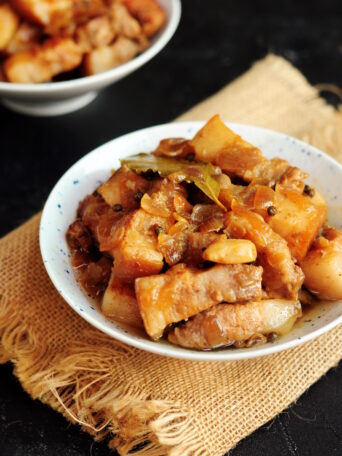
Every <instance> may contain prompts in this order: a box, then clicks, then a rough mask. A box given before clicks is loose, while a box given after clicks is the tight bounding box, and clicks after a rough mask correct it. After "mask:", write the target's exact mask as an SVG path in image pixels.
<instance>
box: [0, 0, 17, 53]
mask: <svg viewBox="0 0 342 456" xmlns="http://www.w3.org/2000/svg"><path fill="white" fill-rule="evenodd" d="M18 25H19V18H18V16H17V15H16V13H15V12H14V11H13V9H12V8H11V7H10V5H9V4H7V3H4V4H3V5H0V51H2V50H3V49H6V47H7V45H8V43H9V42H10V41H11V39H12V37H13V36H14V34H15V32H16V30H17V28H18Z"/></svg>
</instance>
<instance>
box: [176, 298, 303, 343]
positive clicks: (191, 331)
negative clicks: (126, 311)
mask: <svg viewBox="0 0 342 456" xmlns="http://www.w3.org/2000/svg"><path fill="white" fill-rule="evenodd" d="M300 316H301V305H300V303H299V301H288V300H285V299H268V300H265V301H250V302H247V303H246V304H241V303H239V304H233V305H232V304H218V305H216V306H214V307H212V308H211V309H209V310H206V311H204V312H201V313H199V314H198V315H196V316H195V317H193V318H191V319H190V320H189V321H187V322H186V323H184V324H182V325H180V326H179V327H177V328H175V329H174V330H173V331H171V332H170V333H169V335H168V339H169V341H170V342H172V343H173V344H177V345H180V346H182V347H187V348H195V349H198V350H204V349H210V348H217V347H220V346H227V345H233V344H235V345H237V346H239V347H241V346H244V345H245V346H246V345H247V346H248V345H249V344H248V342H249V343H253V342H255V341H258V340H259V341H260V340H261V341H263V342H266V337H265V336H267V335H268V334H271V333H275V334H277V335H278V336H282V335H284V334H286V333H288V332H289V331H290V330H291V328H292V327H293V325H294V323H295V321H296V320H297V318H299V317H300Z"/></svg>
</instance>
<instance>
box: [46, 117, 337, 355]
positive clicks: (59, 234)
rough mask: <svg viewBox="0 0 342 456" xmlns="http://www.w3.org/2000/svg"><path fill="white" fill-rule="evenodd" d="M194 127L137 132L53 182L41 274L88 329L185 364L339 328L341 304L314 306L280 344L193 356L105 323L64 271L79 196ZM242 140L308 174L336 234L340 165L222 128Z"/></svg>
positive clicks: (270, 137)
mask: <svg viewBox="0 0 342 456" xmlns="http://www.w3.org/2000/svg"><path fill="white" fill-rule="evenodd" d="M202 125H203V124H202V123H201V122H186V123H172V124H166V125H161V126H156V127H151V128H147V129H144V130H140V131H137V132H134V133H130V134H128V135H125V136H122V137H120V138H117V139H114V140H113V141H110V142H108V143H107V144H104V145H103V146H101V147H99V148H98V149H96V150H94V151H93V152H90V153H89V154H88V155H86V156H85V157H83V158H82V159H81V160H79V161H78V162H77V163H76V164H75V165H74V166H72V167H71V168H70V169H69V171H67V172H66V173H65V174H64V176H63V177H62V178H61V179H60V180H59V181H58V183H57V184H56V186H55V187H54V189H53V190H52V192H51V194H50V196H49V198H48V200H47V202H46V204H45V207H44V211H43V216H42V220H41V225H40V247H41V252H42V257H43V261H44V264H45V267H46V269H47V272H48V274H49V276H50V278H51V280H52V282H53V283H54V285H55V286H56V288H57V290H58V291H59V293H60V294H61V295H62V296H63V298H64V299H65V300H66V301H67V302H68V303H69V304H70V306H71V307H72V308H73V309H74V310H75V311H76V312H77V313H78V314H79V315H80V316H81V317H83V318H85V319H86V320H87V321H88V322H89V323H90V324H92V325H94V326H95V327H97V328H98V329H100V330H101V331H103V332H105V333H107V334H109V335H110V336H112V337H114V338H116V339H119V340H121V341H122V342H125V343H127V344H129V345H133V346H135V347H138V348H140V349H143V350H147V351H150V352H153V353H157V354H159V355H164V356H172V357H175V358H183V359H191V360H205V361H214V360H215V361H216V360H238V359H245V358H253V357H257V356H262V355H266V354H269V353H274V352H277V351H280V350H285V349H287V348H290V347H294V346H296V345H299V344H301V343H303V342H306V341H308V340H310V339H313V338H314V337H317V336H319V335H320V334H323V333H324V332H326V331H328V330H329V329H331V328H333V327H334V326H336V325H337V324H339V323H341V322H342V301H337V302H333V303H329V302H320V303H319V304H317V305H316V306H315V308H313V309H312V310H310V311H308V312H306V313H305V314H304V317H303V318H302V319H301V320H300V321H299V322H298V323H297V324H296V325H295V327H294V329H293V330H292V331H291V332H290V333H289V334H288V335H286V336H285V337H282V338H280V339H279V340H277V341H276V342H274V343H267V344H265V345H261V346H257V347H254V348H249V349H229V348H228V349H222V350H215V351H212V352H200V351H195V350H189V349H184V348H180V347H177V346H175V345H171V344H169V343H168V342H167V341H164V340H161V341H158V342H153V341H151V340H150V339H149V338H148V337H147V336H146V334H145V333H144V332H143V331H142V330H137V329H134V328H131V327H124V326H123V325H122V324H119V323H116V322H113V321H110V320H108V319H106V318H105V317H104V316H103V315H102V314H101V312H100V311H99V310H98V306H97V303H96V302H95V301H94V300H92V299H90V298H89V297H88V296H87V295H86V294H85V293H84V292H83V291H82V289H81V288H80V286H79V285H78V284H77V282H76V280H75V277H74V274H73V271H72V268H71V265H70V255H69V250H68V246H67V243H66V240H65V232H66V230H67V228H68V226H69V224H70V223H71V222H72V221H73V220H74V219H75V214H76V209H77V206H78V203H79V201H80V200H82V199H83V198H84V196H85V195H87V194H89V193H92V192H93V191H94V190H95V188H97V187H98V185H99V184H100V183H101V182H103V181H105V180H106V179H108V177H109V176H110V173H111V169H113V168H116V167H119V158H123V157H127V156H128V155H132V154H136V153H138V152H148V151H152V150H153V149H154V148H155V147H156V146H157V145H158V143H159V141H160V140H161V139H163V138H167V137H186V138H191V137H192V136H193V135H194V134H195V133H196V131H197V130H198V129H199V128H200V127H201V126H202ZM229 126H230V127H231V128H232V129H233V130H235V131H236V132H237V133H239V134H240V135H242V137H243V138H245V139H246V140H247V141H249V142H251V143H252V144H255V145H256V146H258V147H260V149H261V150H262V151H263V153H264V154H265V155H266V156H267V157H269V158H271V157H280V158H284V159H286V160H288V161H290V162H291V163H292V164H294V165H297V166H299V167H300V168H302V169H303V170H305V171H307V172H309V173H310V178H309V179H308V182H309V183H312V184H313V185H315V187H317V188H318V189H319V191H320V192H321V193H322V194H323V196H324V197H325V199H326V201H327V203H328V206H329V222H331V223H332V224H334V225H335V226H337V227H339V228H342V211H341V207H342V204H341V203H342V194H341V182H342V166H341V165H340V164H338V163H337V162H336V161H334V160H333V159H332V158H330V157H329V156H327V155H326V154H324V153H323V152H321V151H319V150H318V149H315V148H314V147H312V146H309V145H308V144H305V143H303V142H301V141H298V140H296V139H294V138H291V137H289V136H286V135H283V134H280V133H276V132H273V131H269V130H265V129H262V128H257V127H251V126H247V125H239V124H229Z"/></svg>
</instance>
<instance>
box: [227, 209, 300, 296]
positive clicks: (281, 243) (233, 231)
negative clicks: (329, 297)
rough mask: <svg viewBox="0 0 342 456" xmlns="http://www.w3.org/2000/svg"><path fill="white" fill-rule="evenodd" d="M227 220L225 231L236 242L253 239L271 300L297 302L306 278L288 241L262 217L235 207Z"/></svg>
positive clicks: (264, 282)
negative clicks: (237, 240) (294, 258)
mask: <svg viewBox="0 0 342 456" xmlns="http://www.w3.org/2000/svg"><path fill="white" fill-rule="evenodd" d="M232 209H233V210H232V211H231V212H229V213H227V215H226V217H225V225H226V228H225V232H226V234H227V235H228V236H229V237H232V238H235V239H249V240H250V241H252V242H253V243H254V244H255V246H256V249H257V252H258V262H259V264H260V265H261V266H262V267H263V269H264V272H263V284H264V285H265V287H266V292H267V293H268V296H269V297H283V298H288V299H297V294H298V291H299V289H300V287H301V286H302V283H303V280H304V275H303V272H302V270H301V269H300V267H298V266H296V265H295V263H294V261H293V259H292V257H291V253H290V250H289V248H288V246H287V243H286V241H285V240H284V239H283V238H282V237H280V236H279V235H278V234H277V233H275V232H274V231H273V230H272V228H271V227H270V226H269V225H268V224H267V223H266V222H265V221H264V220H263V218H262V217H261V216H260V215H259V214H255V213H253V212H251V211H248V210H247V209H244V208H241V207H239V206H237V205H233V207H232Z"/></svg>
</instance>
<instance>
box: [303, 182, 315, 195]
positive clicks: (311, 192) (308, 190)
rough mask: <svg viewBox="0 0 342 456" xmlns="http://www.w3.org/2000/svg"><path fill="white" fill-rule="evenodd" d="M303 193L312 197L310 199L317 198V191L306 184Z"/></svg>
mask: <svg viewBox="0 0 342 456" xmlns="http://www.w3.org/2000/svg"><path fill="white" fill-rule="evenodd" d="M303 193H305V194H306V195H308V196H310V198H312V197H314V196H315V189H314V188H312V187H310V185H307V184H305V185H304V188H303Z"/></svg>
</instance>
